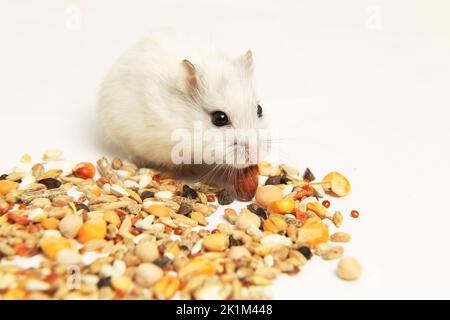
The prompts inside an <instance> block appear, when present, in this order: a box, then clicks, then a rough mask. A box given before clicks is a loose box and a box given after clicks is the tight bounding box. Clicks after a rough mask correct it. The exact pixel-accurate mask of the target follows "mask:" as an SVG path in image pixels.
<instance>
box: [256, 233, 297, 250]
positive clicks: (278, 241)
mask: <svg viewBox="0 0 450 320" xmlns="http://www.w3.org/2000/svg"><path fill="white" fill-rule="evenodd" d="M261 244H262V245H263V246H265V247H269V248H273V247H275V246H279V245H282V246H290V245H291V244H292V241H291V239H289V238H287V237H285V236H282V235H280V234H269V235H267V236H264V237H263V238H262V239H261Z"/></svg>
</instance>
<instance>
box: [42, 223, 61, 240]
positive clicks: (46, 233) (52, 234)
mask: <svg viewBox="0 0 450 320" xmlns="http://www.w3.org/2000/svg"><path fill="white" fill-rule="evenodd" d="M59 225H61V223H60V224H59ZM42 237H43V238H46V237H61V233H60V232H59V231H58V230H45V231H44V234H43V235H42Z"/></svg>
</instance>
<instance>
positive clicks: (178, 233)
mask: <svg viewBox="0 0 450 320" xmlns="http://www.w3.org/2000/svg"><path fill="white" fill-rule="evenodd" d="M174 233H175V234H176V235H177V236H179V235H180V234H182V233H183V229H181V228H176V229H175V231H174Z"/></svg>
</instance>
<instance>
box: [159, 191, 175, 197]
mask: <svg viewBox="0 0 450 320" xmlns="http://www.w3.org/2000/svg"><path fill="white" fill-rule="evenodd" d="M172 197H173V193H172V192H170V191H159V192H157V193H155V198H160V199H170V198H172Z"/></svg>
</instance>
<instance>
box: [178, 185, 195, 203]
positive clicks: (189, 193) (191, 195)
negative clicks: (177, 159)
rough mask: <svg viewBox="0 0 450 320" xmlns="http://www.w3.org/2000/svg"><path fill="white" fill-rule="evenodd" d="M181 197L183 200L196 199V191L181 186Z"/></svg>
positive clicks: (186, 186)
mask: <svg viewBox="0 0 450 320" xmlns="http://www.w3.org/2000/svg"><path fill="white" fill-rule="evenodd" d="M182 196H183V197H185V198H190V199H195V198H197V191H195V190H194V189H192V188H191V187H189V186H188V185H187V184H185V185H184V186H183V193H182Z"/></svg>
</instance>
